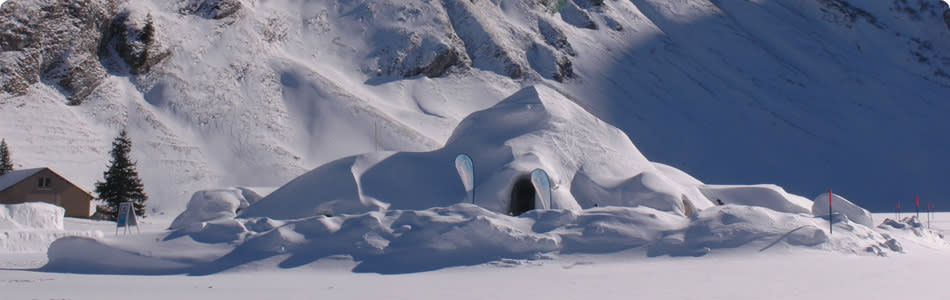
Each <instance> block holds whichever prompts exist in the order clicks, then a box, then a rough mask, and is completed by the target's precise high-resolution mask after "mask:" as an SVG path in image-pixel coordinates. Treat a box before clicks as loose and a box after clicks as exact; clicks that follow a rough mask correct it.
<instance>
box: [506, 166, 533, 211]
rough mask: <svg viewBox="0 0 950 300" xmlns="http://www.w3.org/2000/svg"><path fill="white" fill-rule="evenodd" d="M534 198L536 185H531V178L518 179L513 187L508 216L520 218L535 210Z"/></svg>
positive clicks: (527, 176) (526, 176) (528, 176)
mask: <svg viewBox="0 0 950 300" xmlns="http://www.w3.org/2000/svg"><path fill="white" fill-rule="evenodd" d="M534 197H535V191H534V185H532V184H531V176H530V175H524V176H521V177H518V179H516V180H515V183H514V185H512V187H511V202H510V204H509V205H508V214H510V215H512V216H519V215H521V214H523V213H525V212H527V211H529V210H532V209H534Z"/></svg>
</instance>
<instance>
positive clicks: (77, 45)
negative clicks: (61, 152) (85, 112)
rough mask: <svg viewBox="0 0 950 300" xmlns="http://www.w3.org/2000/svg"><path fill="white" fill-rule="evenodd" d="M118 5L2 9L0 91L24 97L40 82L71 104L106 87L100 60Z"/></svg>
mask: <svg viewBox="0 0 950 300" xmlns="http://www.w3.org/2000/svg"><path fill="white" fill-rule="evenodd" d="M117 6H118V1H112V0H110V1H96V0H76V1H67V0H45V1H37V2H32V3H26V4H23V3H21V2H9V3H6V4H5V5H4V6H3V9H2V10H0V50H2V51H3V54H2V56H0V90H2V91H3V92H6V93H10V94H15V95H22V94H25V93H26V91H27V88H28V87H29V86H30V85H32V84H34V83H37V82H40V81H43V82H46V83H47V84H51V85H56V86H57V87H59V88H60V90H61V91H62V92H63V93H64V94H65V95H66V96H67V98H68V99H69V102H70V103H71V104H79V103H81V102H82V101H83V100H84V99H85V98H86V97H87V96H89V94H90V93H92V91H93V90H94V89H95V88H96V87H97V86H98V85H99V83H101V82H102V80H103V78H105V76H106V71H105V68H103V67H102V65H101V64H100V63H99V58H98V56H97V55H96V53H97V49H98V47H99V45H100V42H101V37H102V34H101V33H102V32H103V31H104V29H105V28H107V27H108V26H109V24H110V23H111V20H112V17H113V16H114V15H115V13H116V8H117Z"/></svg>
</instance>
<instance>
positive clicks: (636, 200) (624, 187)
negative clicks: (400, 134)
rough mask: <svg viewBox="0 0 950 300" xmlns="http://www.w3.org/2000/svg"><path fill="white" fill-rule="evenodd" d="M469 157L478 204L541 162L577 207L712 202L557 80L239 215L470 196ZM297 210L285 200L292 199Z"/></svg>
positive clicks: (678, 208) (286, 190) (494, 203)
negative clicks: (437, 135) (441, 143)
mask: <svg viewBox="0 0 950 300" xmlns="http://www.w3.org/2000/svg"><path fill="white" fill-rule="evenodd" d="M459 153H467V154H469V155H470V156H471V157H472V160H473V162H474V169H475V174H474V177H475V195H476V204H477V205H479V206H481V207H484V208H486V209H488V210H491V211H494V212H500V213H508V212H509V209H510V207H511V203H512V201H513V199H514V197H513V193H512V191H513V189H515V186H516V185H517V184H518V182H520V181H524V178H526V176H527V175H528V174H529V173H530V172H531V171H532V170H535V169H543V170H545V171H546V172H547V173H548V176H549V177H550V180H551V185H552V186H553V189H552V194H553V200H552V203H550V204H549V203H540V202H536V203H533V207H536V208H557V209H571V210H579V209H582V208H590V207H594V206H595V205H597V206H638V205H643V206H647V207H651V208H655V209H659V210H663V211H675V212H679V213H682V211H683V209H684V206H683V202H682V200H681V199H682V195H684V194H690V195H694V197H695V198H694V199H693V200H691V201H693V202H699V203H700V204H701V205H702V206H700V207H708V206H711V204H710V203H708V201H707V200H705V199H704V198H703V197H701V196H700V195H698V194H697V193H694V192H690V191H689V189H687V187H686V186H684V185H681V184H678V183H677V182H676V181H674V180H671V179H670V178H668V177H667V176H666V175H665V174H664V172H661V171H659V170H657V168H656V167H655V166H654V165H653V164H652V163H651V162H649V161H648V160H647V159H646V157H644V156H643V155H642V154H641V153H640V151H639V150H637V148H636V146H634V144H633V142H632V141H631V140H630V138H628V137H627V136H626V134H624V133H623V132H622V131H620V130H618V129H617V128H615V127H613V126H610V125H609V124H606V123H604V122H603V121H600V120H599V119H597V118H596V117H594V116H593V115H591V114H589V113H588V112H587V111H585V110H584V109H583V108H581V107H580V106H578V105H577V104H575V103H574V102H573V101H571V100H569V99H568V98H566V97H565V96H564V95H562V94H560V93H559V92H557V91H555V90H554V89H552V88H549V87H547V86H543V85H537V86H531V87H527V88H524V89H522V90H521V91H519V92H517V93H515V94H514V95H512V96H510V97H508V98H507V99H505V100H502V101H501V102H500V103H498V104H497V105H495V106H493V107H491V108H489V109H486V110H483V111H479V112H476V113H473V114H472V115H470V116H469V117H467V118H466V119H465V120H463V121H462V122H461V123H460V124H459V126H458V128H456V130H455V132H454V133H453V134H452V137H451V138H449V141H448V143H447V144H446V145H445V147H443V148H441V149H439V150H435V151H431V152H402V153H392V154H380V153H375V154H367V155H361V156H353V157H348V158H344V159H341V160H337V161H335V162H332V163H329V164H326V165H323V166H321V167H318V168H317V169H314V170H313V171H310V172H309V173H307V174H304V175H303V176H300V177H298V178H297V179H294V180H293V181H292V182H290V183H288V184H287V185H285V186H283V187H281V188H280V189H278V190H277V191H274V192H273V193H272V194H270V195H269V196H267V197H266V198H265V199H263V200H261V201H260V202H259V203H256V204H254V205H252V206H250V207H248V208H247V209H246V210H244V211H243V212H242V213H241V214H240V216H241V217H245V218H251V217H269V218H276V219H295V218H305V217H311V216H314V215H315V214H331V215H332V214H341V213H346V214H353V213H363V212H366V211H374V210H384V209H411V210H419V209H427V208H431V207H445V206H449V205H452V204H455V203H459V202H463V201H465V197H466V195H465V192H464V191H465V190H464V188H463V186H462V182H461V180H460V179H459V177H458V173H457V170H456V169H455V167H454V164H453V163H452V162H453V161H454V159H455V156H456V155H458V154H459ZM291 207H292V208H293V209H288V208H291Z"/></svg>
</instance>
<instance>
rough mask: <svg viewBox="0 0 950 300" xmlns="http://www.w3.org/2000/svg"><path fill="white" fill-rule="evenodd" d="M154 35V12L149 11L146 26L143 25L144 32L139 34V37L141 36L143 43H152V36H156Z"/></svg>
mask: <svg viewBox="0 0 950 300" xmlns="http://www.w3.org/2000/svg"><path fill="white" fill-rule="evenodd" d="M154 36H155V25H153V24H152V14H151V13H149V14H148V16H147V17H145V26H144V27H142V33H141V34H140V35H139V37H140V38H141V41H142V43H145V45H151V44H152V38H154Z"/></svg>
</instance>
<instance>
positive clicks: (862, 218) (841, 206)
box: [811, 193, 874, 226]
mask: <svg viewBox="0 0 950 300" xmlns="http://www.w3.org/2000/svg"><path fill="white" fill-rule="evenodd" d="M831 197H832V199H831V200H832V201H831V206H832V207H830V209H831V210H832V211H833V212H835V213H840V214H842V215H844V216H846V217H848V219H850V220H851V221H854V222H855V223H858V224H862V225H864V226H874V225H873V223H874V219H873V217H872V216H871V212H869V211H868V210H866V209H864V208H862V207H860V206H858V205H856V204H854V203H853V202H851V201H848V199H845V198H844V197H842V196H840V195H835V194H832V196H831ZM828 209H829V207H828V193H824V194H821V195H818V196H817V197H815V201H814V202H812V207H811V213H812V214H813V215H815V216H827V215H828Z"/></svg>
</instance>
